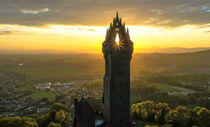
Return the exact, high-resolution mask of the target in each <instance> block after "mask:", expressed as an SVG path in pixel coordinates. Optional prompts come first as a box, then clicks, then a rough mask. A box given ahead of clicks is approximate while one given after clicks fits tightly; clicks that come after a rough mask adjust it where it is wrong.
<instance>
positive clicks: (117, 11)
mask: <svg viewBox="0 0 210 127" xmlns="http://www.w3.org/2000/svg"><path fill="white" fill-rule="evenodd" d="M118 18H119V16H118V11H117V12H116V19H118Z"/></svg>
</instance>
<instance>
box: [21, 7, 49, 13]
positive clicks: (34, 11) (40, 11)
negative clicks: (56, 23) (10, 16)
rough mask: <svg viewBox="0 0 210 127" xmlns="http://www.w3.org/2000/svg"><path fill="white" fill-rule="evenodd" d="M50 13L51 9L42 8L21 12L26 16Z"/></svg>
mask: <svg viewBox="0 0 210 127" xmlns="http://www.w3.org/2000/svg"><path fill="white" fill-rule="evenodd" d="M48 11H50V9H49V8H42V9H38V10H27V9H23V10H21V12H22V13H24V14H39V13H46V12H48Z"/></svg>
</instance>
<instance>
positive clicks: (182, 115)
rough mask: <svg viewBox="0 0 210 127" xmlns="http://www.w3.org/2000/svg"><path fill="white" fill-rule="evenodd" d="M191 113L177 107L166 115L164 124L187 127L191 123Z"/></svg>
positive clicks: (182, 107)
mask: <svg viewBox="0 0 210 127" xmlns="http://www.w3.org/2000/svg"><path fill="white" fill-rule="evenodd" d="M191 116H192V115H191V112H190V110H189V109H188V108H187V107H184V106H178V107H176V109H173V110H170V111H169V112H168V114H167V115H166V117H165V119H166V123H168V124H173V125H174V126H175V127H189V126H192V123H191V119H192V117H191Z"/></svg>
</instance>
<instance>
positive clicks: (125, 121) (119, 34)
mask: <svg viewBox="0 0 210 127" xmlns="http://www.w3.org/2000/svg"><path fill="white" fill-rule="evenodd" d="M103 53H104V59H105V75H104V93H103V94H104V95H103V101H104V117H105V120H106V121H107V127H128V126H129V123H130V121H129V114H130V60H131V58H132V53H133V42H132V41H131V40H130V37H129V31H128V28H127V30H126V28H125V23H122V20H121V18H119V17H118V13H117V15H116V18H114V20H113V23H111V24H110V27H109V28H108V30H107V33H106V39H105V41H104V42H103Z"/></svg>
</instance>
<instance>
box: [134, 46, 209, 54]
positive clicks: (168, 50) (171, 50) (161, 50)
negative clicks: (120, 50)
mask: <svg viewBox="0 0 210 127" xmlns="http://www.w3.org/2000/svg"><path fill="white" fill-rule="evenodd" d="M204 50H210V47H197V48H181V47H168V48H156V47H154V48H148V49H142V50H138V51H137V52H140V53H190V52H198V51H204Z"/></svg>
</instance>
